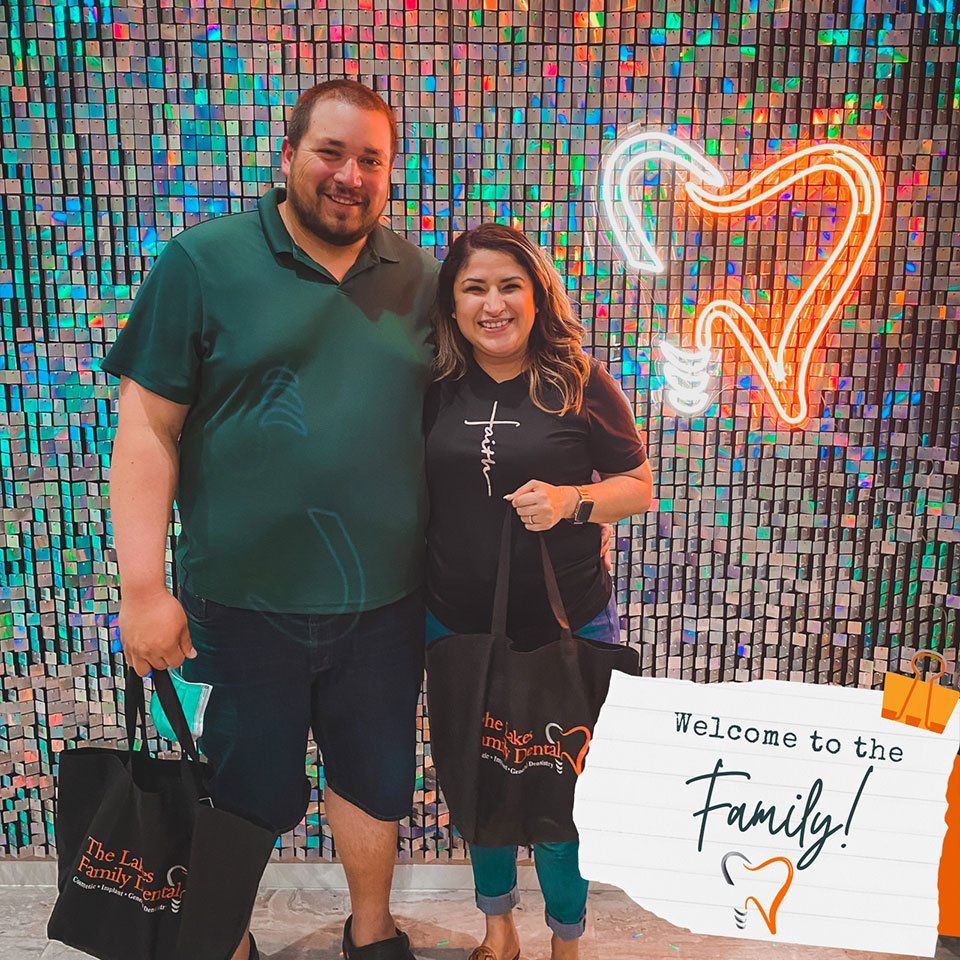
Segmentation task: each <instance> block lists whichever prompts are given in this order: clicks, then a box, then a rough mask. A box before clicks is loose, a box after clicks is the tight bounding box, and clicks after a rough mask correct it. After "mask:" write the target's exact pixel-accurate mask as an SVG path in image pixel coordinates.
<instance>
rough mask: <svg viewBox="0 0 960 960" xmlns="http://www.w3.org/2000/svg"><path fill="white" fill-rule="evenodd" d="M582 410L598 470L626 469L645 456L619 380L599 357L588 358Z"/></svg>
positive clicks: (622, 471) (625, 470)
mask: <svg viewBox="0 0 960 960" xmlns="http://www.w3.org/2000/svg"><path fill="white" fill-rule="evenodd" d="M584 413H585V416H586V418H587V423H588V425H589V428H590V440H589V444H590V457H591V461H592V465H593V469H594V470H596V471H598V472H599V473H626V472H627V471H628V470H635V469H636V468H637V467H639V466H640V465H641V464H642V463H644V462H645V461H646V459H647V451H646V448H645V447H644V445H643V440H641V439H640V434H639V433H637V425H636V422H635V420H634V418H633V412H632V411H631V409H630V405H629V404H628V403H627V398H626V397H625V396H624V395H623V391H622V390H621V389H620V386H619V384H618V383H617V381H616V380H614V379H613V377H611V376H610V374H609V372H608V371H607V368H606V367H605V366H604V365H603V364H602V363H601V362H600V361H599V360H591V362H590V379H589V381H588V382H587V386H586V389H585V391H584Z"/></svg>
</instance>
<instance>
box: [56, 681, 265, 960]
mask: <svg viewBox="0 0 960 960" xmlns="http://www.w3.org/2000/svg"><path fill="white" fill-rule="evenodd" d="M153 677H154V684H155V686H156V690H157V694H158V695H159V697H160V701H161V703H162V705H163V709H164V712H165V713H166V715H167V717H168V718H169V720H170V723H171V725H172V727H173V729H174V730H175V731H176V734H177V739H178V741H179V742H180V746H181V749H182V751H183V754H182V757H181V759H179V760H160V759H157V758H155V757H152V756H151V755H150V753H149V751H148V749H147V746H146V739H147V736H146V705H145V701H144V693H143V681H142V679H141V678H140V677H139V676H138V675H137V673H136V672H135V671H134V670H132V669H130V668H127V685H126V703H125V713H126V728H127V738H128V743H129V750H114V749H108V748H103V747H79V748H76V749H68V750H65V751H64V752H63V753H62V754H61V755H60V767H59V776H58V790H57V806H56V819H55V826H56V838H57V872H58V876H57V886H58V889H59V895H58V897H57V901H56V903H55V905H54V908H53V913H52V914H51V916H50V920H49V922H48V925H47V936H48V937H49V938H50V939H51V940H58V941H60V942H61V943H65V944H68V945H69V946H71V947H74V948H76V949H78V950H81V951H82V952H84V953H87V954H89V955H90V956H93V957H98V958H100V960H228V958H229V957H231V956H232V955H233V953H234V951H235V950H236V948H237V947H238V946H239V944H240V941H241V939H242V937H243V935H244V932H245V930H246V925H247V921H248V920H249V918H250V913H251V911H252V910H253V905H254V901H255V899H256V895H257V888H258V886H259V883H260V878H261V876H262V874H263V870H264V868H265V867H266V864H267V860H268V859H269V857H270V853H271V851H272V850H273V847H274V844H275V842H276V837H277V834H276V833H274V832H273V831H271V830H268V829H265V828H264V827H262V826H260V825H257V824H254V823H251V822H249V821H248V820H246V819H244V818H242V817H240V816H237V815H235V814H233V813H229V812H227V811H225V810H220V809H215V808H214V807H213V806H212V805H211V802H210V799H209V797H208V796H207V795H206V790H205V787H204V783H205V781H206V777H207V774H208V772H209V768H208V765H207V764H206V763H205V762H202V761H201V760H200V758H199V755H198V754H197V750H196V747H195V745H194V743H193V737H192V735H191V733H190V730H189V728H188V727H187V722H186V720H185V718H184V716H183V710H182V709H181V707H180V701H179V700H178V699H177V695H176V692H175V690H174V688H173V683H172V682H171V680H170V677H169V676H168V675H167V673H166V671H163V670H155V671H154V673H153ZM138 724H139V727H140V730H141V736H142V741H143V743H142V746H141V749H139V750H134V749H133V745H134V735H135V733H136V730H137V726H138Z"/></svg>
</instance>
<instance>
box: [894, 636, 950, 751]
mask: <svg viewBox="0 0 960 960" xmlns="http://www.w3.org/2000/svg"><path fill="white" fill-rule="evenodd" d="M920 657H933V658H934V659H935V660H936V661H937V662H938V663H939V665H940V670H939V672H937V673H935V674H934V675H933V676H932V677H930V678H929V679H928V680H924V679H922V678H921V676H920V671H919V670H917V660H918V659H919V658H920ZM910 666H911V667H912V668H913V676H912V677H907V676H904V675H903V674H902V673H886V674H884V677H883V707H882V709H881V714H882V716H884V717H886V718H887V719H888V720H897V721H899V722H900V723H906V724H909V725H910V726H911V727H922V728H923V729H924V730H932V731H933V732H934V733H943V730H944V727H946V725H947V723H948V722H949V720H950V715H951V714H952V713H953V708H954V707H955V706H956V705H957V700H958V699H960V692H957V691H956V690H950V689H949V688H948V687H942V686H940V684H938V683H937V682H936V681H937V679H938V678H939V677H941V676H943V672H944V670H946V668H947V663H946V661H945V660H944V659H943V657H941V656H940V654H939V653H934V652H933V651H932V650H921V651H920V652H919V653H916V654H914V656H913V659H912V660H911V661H910Z"/></svg>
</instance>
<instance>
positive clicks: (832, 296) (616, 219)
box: [599, 133, 883, 427]
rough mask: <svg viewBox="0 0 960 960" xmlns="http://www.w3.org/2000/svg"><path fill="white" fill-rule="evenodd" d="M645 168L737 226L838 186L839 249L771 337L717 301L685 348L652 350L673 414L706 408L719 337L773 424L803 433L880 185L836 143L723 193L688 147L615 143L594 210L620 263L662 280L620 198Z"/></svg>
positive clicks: (670, 140)
mask: <svg viewBox="0 0 960 960" xmlns="http://www.w3.org/2000/svg"><path fill="white" fill-rule="evenodd" d="M650 161H658V162H663V161H669V162H672V163H674V164H676V165H677V166H678V167H680V168H681V169H683V170H685V171H686V172H687V174H688V176H689V178H690V179H688V180H686V182H685V183H684V185H683V191H684V193H685V195H686V197H687V199H688V200H689V201H690V202H691V203H692V204H693V205H694V206H695V207H696V208H697V209H698V210H699V211H700V212H701V213H706V214H713V215H715V216H723V217H738V216H746V215H748V214H749V213H750V212H751V211H752V210H755V209H757V208H759V207H760V205H761V204H764V203H768V202H770V201H775V200H777V199H780V198H782V197H784V195H785V194H786V195H788V196H789V194H790V191H791V190H792V189H793V188H794V187H795V185H797V184H801V183H803V181H807V180H810V179H815V180H816V181H817V182H819V181H826V180H829V179H834V180H836V181H838V182H839V183H840V184H841V185H842V187H843V189H844V192H845V193H846V194H847V201H848V202H847V205H846V211H845V220H844V222H843V225H842V229H841V230H840V235H839V239H838V240H837V241H836V243H835V245H834V247H833V250H832V251H831V253H830V255H829V256H828V257H827V259H826V262H825V263H823V265H822V266H821V267H820V268H819V269H818V270H817V272H816V273H815V274H814V275H813V277H812V279H810V280H809V282H808V283H807V284H806V286H805V287H804V289H802V290H801V293H800V295H799V297H798V298H797V299H796V301H795V302H794V303H793V304H792V305H790V306H789V309H788V310H787V313H786V317H785V318H784V321H783V324H782V326H781V327H780V331H779V334H778V335H777V336H776V337H773V338H768V336H767V334H765V333H764V331H763V330H762V329H761V326H760V325H759V324H758V323H757V320H756V318H755V316H754V313H753V311H752V309H750V308H748V307H747V306H745V305H744V303H743V302H742V301H741V300H738V299H730V298H720V299H715V300H711V301H710V302H709V303H707V304H706V305H705V306H704V307H703V308H702V309H701V310H700V312H699V313H698V315H697V318H696V321H695V323H694V327H693V331H692V340H693V344H692V346H690V347H683V346H680V345H677V344H674V343H671V342H670V341H667V340H662V341H661V342H660V350H661V353H662V355H663V360H664V362H663V375H664V379H665V380H666V383H667V400H668V402H669V404H670V406H671V407H673V408H674V409H675V410H676V411H677V412H679V413H683V414H688V415H689V414H695V413H700V412H702V411H703V410H705V409H706V407H707V406H708V405H709V404H710V400H711V392H710V381H711V368H712V366H713V365H714V361H715V359H716V357H717V356H718V354H719V351H720V346H721V343H720V337H721V335H722V333H723V331H724V329H725V330H727V331H729V333H730V334H732V336H733V338H734V339H735V340H736V343H737V345H738V347H739V349H740V351H742V353H743V354H744V356H745V357H746V358H747V360H748V361H749V362H750V364H751V366H752V367H753V369H754V371H755V372H756V374H757V376H758V377H759V379H760V382H761V384H762V386H763V388H764V391H765V394H766V398H767V400H768V401H769V403H770V404H771V406H772V408H773V411H774V412H775V414H776V417H777V418H778V419H779V420H780V421H781V422H782V423H784V424H786V425H788V426H791V427H798V426H801V425H803V424H804V423H805V422H806V421H807V420H808V419H809V416H810V392H811V366H812V364H813V361H814V358H815V356H816V353H817V349H818V347H820V346H821V345H822V343H823V340H824V337H825V335H826V333H827V331H828V330H829V328H830V324H831V321H833V320H834V319H835V318H836V316H837V314H838V313H839V311H840V309H841V307H842V305H843V303H844V300H845V299H846V298H847V296H848V294H849V293H850V290H851V288H852V287H853V285H854V283H855V282H856V279H857V277H858V276H859V274H860V272H861V269H862V267H863V264H864V261H865V260H866V258H867V256H868V254H869V253H870V251H871V249H872V247H873V246H874V244H875V242H876V238H877V231H878V228H879V224H880V215H881V205H882V202H883V184H882V182H881V180H880V177H879V175H878V173H877V171H876V169H875V167H874V165H873V163H872V162H871V160H870V159H869V158H868V157H867V156H866V155H865V154H863V153H862V152H860V151H859V150H856V149H854V148H853V147H851V146H848V145H846V144H843V143H830V144H822V145H815V146H810V147H805V148H803V149H801V150H798V151H796V152H795V153H792V154H790V155H788V156H785V157H783V158H781V159H780V160H777V161H776V162H775V163H772V164H771V165H770V166H768V167H766V168H765V169H764V170H761V171H760V172H759V173H757V174H755V175H754V176H752V177H750V178H749V179H748V180H747V181H746V182H745V183H743V184H741V185H740V186H737V187H732V188H725V187H724V179H723V174H722V172H721V171H720V170H719V169H718V168H717V167H716V166H714V164H713V163H712V162H711V161H710V160H708V159H707V158H706V157H704V156H703V155H701V154H700V153H698V152H697V151H696V150H695V149H694V148H693V147H692V146H691V145H690V144H688V143H684V142H683V141H681V140H678V139H677V138H676V137H673V136H670V135H669V134H662V133H641V134H635V135H633V136H631V137H628V138H625V139H624V140H623V141H621V142H620V143H619V144H618V145H617V146H616V148H615V149H614V150H613V151H612V152H611V154H610V156H609V157H608V158H607V159H606V161H605V163H604V168H603V171H602V173H601V181H600V185H599V199H600V205H601V210H602V213H603V216H604V219H605V221H606V224H607V227H608V230H609V235H610V238H611V240H612V241H613V243H614V244H615V246H616V247H617V249H618V252H619V253H620V255H621V257H622V259H623V261H624V262H625V263H626V264H627V265H628V266H631V267H633V268H635V269H637V270H640V271H646V272H651V273H661V272H663V271H664V270H666V264H665V262H664V260H663V258H662V257H661V256H660V254H659V253H658V252H657V250H656V249H655V247H654V244H653V242H652V240H651V239H650V237H649V236H648V234H647V231H646V229H645V225H644V223H643V221H642V219H641V217H640V215H639V214H638V212H637V210H636V208H635V205H634V203H633V202H632V199H631V195H630V194H631V179H632V177H633V176H634V175H635V172H636V170H637V169H638V168H642V166H643V165H644V164H646V163H648V162H650ZM696 181H701V182H700V183H698V182H696ZM771 319H772V318H771ZM770 326H771V327H773V324H772V323H771V324H770ZM771 339H773V341H774V342H772V343H771Z"/></svg>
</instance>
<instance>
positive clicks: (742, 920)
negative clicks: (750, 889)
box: [720, 850, 793, 935]
mask: <svg viewBox="0 0 960 960" xmlns="http://www.w3.org/2000/svg"><path fill="white" fill-rule="evenodd" d="M733 858H736V859H738V860H742V861H743V862H744V864H746V866H745V869H747V870H750V871H751V872H754V873H755V872H757V871H759V870H763V869H765V868H766V867H768V866H770V864H772V863H783V864H785V865H786V867H787V876H786V879H785V880H784V881H783V883H782V884H781V885H780V889H779V890H777V892H776V894H775V895H774V897H773V900H772V901H771V902H770V903H769V904H768V906H767V908H764V906H763V904H762V903H761V902H760V901H759V900H758V899H757V898H756V897H755V896H752V895H751V896H749V897H747V898H746V900H744V901H743V906H742V907H736V906H735V907H734V908H733V916H734V920H735V922H736V924H737V929H738V930H743V929H744V927H746V925H747V908H748V907H749V906H750V904H751V903H753V905H754V906H755V907H756V908H757V910H759V911H760V916H761V917H763V922H764V923H765V924H766V925H767V929H768V930H769V931H770V933H772V934H774V935H776V932H777V910H779V909H780V904H781V903H782V902H783V898H784V897H785V896H786V895H787V891H788V890H789V889H790V884H791V883H793V862H792V861H791V860H788V859H787V858H786V857H770V859H769V860H764V861H763V863H760V864H758V865H757V866H755V867H754V866H752V865H751V863H750V861H749V860H748V859H747V858H746V856H744V855H743V854H742V853H740V852H739V851H737V850H731V851H730V852H729V853H727V854H724V857H723V859H722V860H721V861H720V872H721V873H722V874H723V878H724V880H726V881H727V883H729V884H730V886H731V887H732V886H734V881H733V879H732V878H731V876H730V871H729V870H728V869H727V861H728V860H731V859H733Z"/></svg>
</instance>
